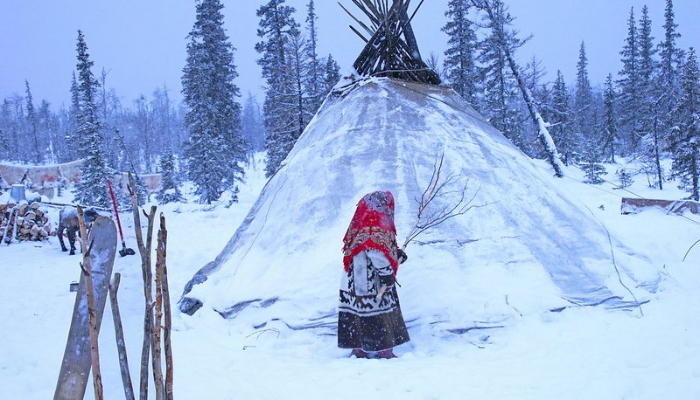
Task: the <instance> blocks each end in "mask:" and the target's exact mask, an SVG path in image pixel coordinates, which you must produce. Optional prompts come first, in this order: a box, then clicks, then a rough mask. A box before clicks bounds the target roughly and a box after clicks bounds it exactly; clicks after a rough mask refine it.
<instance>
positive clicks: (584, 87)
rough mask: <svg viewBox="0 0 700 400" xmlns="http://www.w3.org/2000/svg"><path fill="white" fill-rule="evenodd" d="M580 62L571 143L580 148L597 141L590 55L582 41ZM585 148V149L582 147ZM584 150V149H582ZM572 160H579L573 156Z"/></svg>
mask: <svg viewBox="0 0 700 400" xmlns="http://www.w3.org/2000/svg"><path fill="white" fill-rule="evenodd" d="M578 54H579V56H578V62H577V63H576V86H575V95H574V99H573V100H574V101H573V102H574V104H573V110H572V111H573V112H572V114H573V117H574V121H573V122H574V123H573V128H574V131H573V134H572V135H571V140H572V141H573V143H572V144H571V145H572V146H573V147H574V148H576V149H579V148H580V147H581V146H590V145H592V143H593V142H595V140H594V138H593V134H594V132H595V125H594V123H593V113H594V112H595V110H594V104H593V89H592V88H591V83H590V81H589V79H588V56H587V55H586V44H585V43H584V42H581V46H580V47H579V53H578ZM580 150H584V149H580ZM582 152H583V151H582ZM573 158H574V159H573V160H569V161H570V162H571V161H573V162H577V161H579V160H578V159H577V158H578V157H576V156H574V157H573Z"/></svg>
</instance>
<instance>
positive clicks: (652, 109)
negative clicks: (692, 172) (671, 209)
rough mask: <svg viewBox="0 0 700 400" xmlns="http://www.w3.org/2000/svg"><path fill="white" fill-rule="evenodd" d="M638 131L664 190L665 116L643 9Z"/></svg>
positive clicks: (646, 158)
mask: <svg viewBox="0 0 700 400" xmlns="http://www.w3.org/2000/svg"><path fill="white" fill-rule="evenodd" d="M638 32H639V40H638V42H639V88H638V91H639V94H640V96H639V107H640V110H639V111H640V112H639V134H640V135H642V136H641V140H640V146H639V149H638V152H639V154H640V155H641V157H642V160H643V162H644V164H645V165H646V166H647V167H646V169H648V170H649V171H653V175H654V176H655V177H656V179H655V180H656V185H657V186H658V188H659V189H663V181H664V177H663V176H664V174H663V170H662V168H661V145H662V142H665V141H666V138H665V136H666V133H665V132H666V130H665V129H664V126H663V123H664V118H662V115H661V114H660V112H661V109H660V105H661V104H660V103H661V101H662V99H661V98H660V97H659V95H660V93H659V92H658V90H655V89H656V85H655V82H654V80H655V78H656V76H657V75H658V74H656V63H655V62H654V55H655V54H656V49H655V48H654V38H653V37H652V36H651V19H650V18H649V9H648V7H647V6H646V5H645V6H644V7H643V8H642V16H641V18H640V20H639V31H638Z"/></svg>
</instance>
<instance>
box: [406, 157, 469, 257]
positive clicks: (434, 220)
mask: <svg viewBox="0 0 700 400" xmlns="http://www.w3.org/2000/svg"><path fill="white" fill-rule="evenodd" d="M444 159H445V154H444V153H443V154H442V155H441V156H440V159H439V160H437V161H436V162H435V164H433V174H432V176H431V177H430V182H429V183H428V186H427V187H426V189H425V190H424V191H423V194H422V195H421V198H420V200H418V199H416V202H418V215H416V222H415V224H414V225H413V227H412V228H411V230H410V231H409V232H408V235H407V236H406V240H405V241H404V243H403V246H402V249H405V248H406V246H408V244H409V243H411V241H412V240H413V239H415V238H416V237H417V236H418V235H420V234H421V233H423V232H425V231H426V230H428V229H430V228H433V227H435V226H437V225H440V224H442V223H443V222H445V221H447V220H448V219H450V218H454V217H456V216H459V215H462V214H465V213H466V212H467V211H469V210H470V209H471V208H472V207H473V206H472V205H471V203H472V201H473V200H474V198H475V197H476V195H477V194H478V193H479V190H477V191H476V192H475V193H474V195H473V196H472V197H471V198H470V199H469V200H466V191H467V183H468V181H467V182H466V183H465V184H464V188H463V189H462V192H461V197H460V199H459V201H458V202H457V203H455V205H453V206H451V207H450V206H445V207H442V208H440V209H438V210H433V208H432V207H431V204H433V201H434V200H435V199H436V198H438V197H442V196H443V195H445V194H446V193H448V192H445V190H446V188H447V187H448V186H450V185H452V184H453V183H455V181H456V180H457V177H456V176H455V175H449V176H447V178H445V180H444V181H442V182H440V178H441V174H442V165H443V162H444Z"/></svg>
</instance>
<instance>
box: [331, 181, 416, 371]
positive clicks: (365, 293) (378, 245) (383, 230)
mask: <svg viewBox="0 0 700 400" xmlns="http://www.w3.org/2000/svg"><path fill="white" fill-rule="evenodd" d="M343 243H344V245H343V265H344V273H343V277H342V281H341V285H340V306H339V309H338V311H339V312H338V347H340V348H344V349H353V350H352V352H351V353H350V356H351V357H352V356H355V357H357V358H370V357H376V358H394V357H396V356H395V355H394V352H393V350H392V349H393V348H394V347H395V346H398V345H400V344H403V343H406V342H408V341H409V340H410V338H409V337H408V330H407V329H406V323H405V322H404V319H403V315H402V314H401V306H400V304H399V295H398V292H397V291H396V286H395V285H394V283H395V282H396V279H395V276H396V272H397V271H398V267H399V264H400V263H403V262H404V261H406V259H407V256H406V253H404V252H403V251H402V250H401V249H399V248H398V245H397V244H396V227H395V226H394V196H393V195H392V194H391V192H388V191H386V192H383V191H376V192H372V193H368V194H366V195H365V196H364V197H362V199H361V200H360V202H359V203H358V204H357V209H356V210H355V215H354V216H353V217H352V221H351V222H350V226H349V227H348V230H347V232H346V233H345V238H344V239H343Z"/></svg>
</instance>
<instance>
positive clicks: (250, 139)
mask: <svg viewBox="0 0 700 400" xmlns="http://www.w3.org/2000/svg"><path fill="white" fill-rule="evenodd" d="M241 132H242V134H243V137H244V138H245V140H246V142H247V143H248V160H249V161H252V160H253V154H254V153H257V152H260V151H263V150H265V124H264V122H263V117H262V113H261V111H260V105H259V104H258V102H257V101H256V100H255V97H253V95H252V94H250V93H248V97H247V98H246V101H245V102H244V103H243V113H242V116H241Z"/></svg>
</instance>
